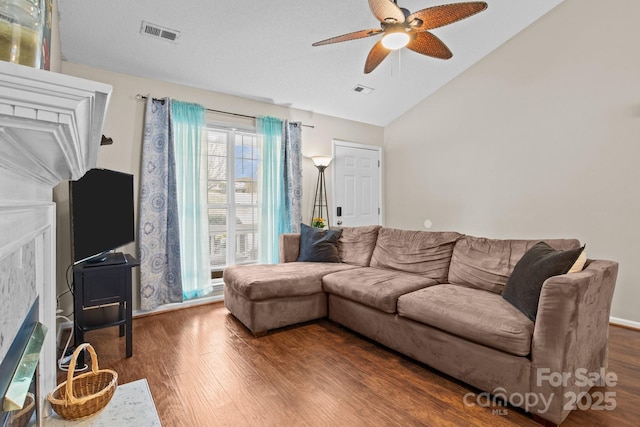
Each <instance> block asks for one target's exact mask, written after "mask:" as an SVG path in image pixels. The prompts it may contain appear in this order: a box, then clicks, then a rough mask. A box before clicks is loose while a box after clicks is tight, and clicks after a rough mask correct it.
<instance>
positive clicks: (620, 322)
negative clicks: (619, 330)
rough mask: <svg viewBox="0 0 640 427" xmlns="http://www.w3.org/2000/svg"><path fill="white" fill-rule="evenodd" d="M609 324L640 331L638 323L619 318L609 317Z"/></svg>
mask: <svg viewBox="0 0 640 427" xmlns="http://www.w3.org/2000/svg"><path fill="white" fill-rule="evenodd" d="M609 323H611V324H612V325H618V326H626V327H628V328H633V329H638V330H640V322H634V321H633V320H627V319H621V318H619V317H609Z"/></svg>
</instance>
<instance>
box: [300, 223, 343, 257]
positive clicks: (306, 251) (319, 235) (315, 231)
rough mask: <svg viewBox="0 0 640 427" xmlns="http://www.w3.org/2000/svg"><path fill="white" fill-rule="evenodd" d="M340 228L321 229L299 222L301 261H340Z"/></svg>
mask: <svg viewBox="0 0 640 427" xmlns="http://www.w3.org/2000/svg"><path fill="white" fill-rule="evenodd" d="M340 234H342V230H323V229H321V228H316V227H309V226H308V225H306V224H300V254H299V255H298V261H300V262H303V261H306V262H340V256H338V239H339V238H340Z"/></svg>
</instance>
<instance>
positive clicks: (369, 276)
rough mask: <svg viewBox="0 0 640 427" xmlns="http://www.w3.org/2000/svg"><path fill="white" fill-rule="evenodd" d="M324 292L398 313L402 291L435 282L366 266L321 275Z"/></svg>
mask: <svg viewBox="0 0 640 427" xmlns="http://www.w3.org/2000/svg"><path fill="white" fill-rule="evenodd" d="M322 284H323V288H324V290H325V292H328V293H330V294H335V295H339V296H341V297H344V298H347V299H350V300H352V301H355V302H359V303H360V304H364V305H367V306H369V307H373V308H376V309H378V310H381V311H384V312H386V313H395V312H396V304H397V301H398V297H400V295H403V294H406V293H408V292H413V291H415V290H417V289H422V288H424V287H427V286H432V285H436V284H437V282H436V281H435V280H433V279H429V278H426V277H422V276H418V275H415V274H409V273H402V272H400V271H391V270H380V269H377V268H371V267H363V268H358V269H355V270H348V271H341V272H338V273H332V274H329V275H327V276H325V277H324V278H323V279H322Z"/></svg>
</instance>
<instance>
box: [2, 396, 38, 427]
mask: <svg viewBox="0 0 640 427" xmlns="http://www.w3.org/2000/svg"><path fill="white" fill-rule="evenodd" d="M35 409H36V399H35V397H34V395H33V394H32V393H27V398H26V399H25V401H24V404H23V406H22V409H19V410H16V411H11V412H9V420H8V422H7V425H8V426H11V427H25V426H26V425H27V423H28V422H29V421H31V417H32V416H33V411H34V410H35Z"/></svg>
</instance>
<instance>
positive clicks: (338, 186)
mask: <svg viewBox="0 0 640 427" xmlns="http://www.w3.org/2000/svg"><path fill="white" fill-rule="evenodd" d="M381 151H382V149H381V148H380V147H375V146H368V145H361V144H353V143H349V142H345V141H336V140H334V141H333V158H334V163H333V165H332V166H333V183H334V192H333V194H334V196H333V206H334V207H335V208H334V209H333V212H332V215H331V219H332V220H333V221H332V223H333V224H332V225H339V226H340V225H342V226H344V227H356V226H361V225H374V224H382V221H381V219H382V210H381V207H380V200H381V191H380V188H381V187H380V176H381V173H380V171H381V163H380V157H381Z"/></svg>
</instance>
